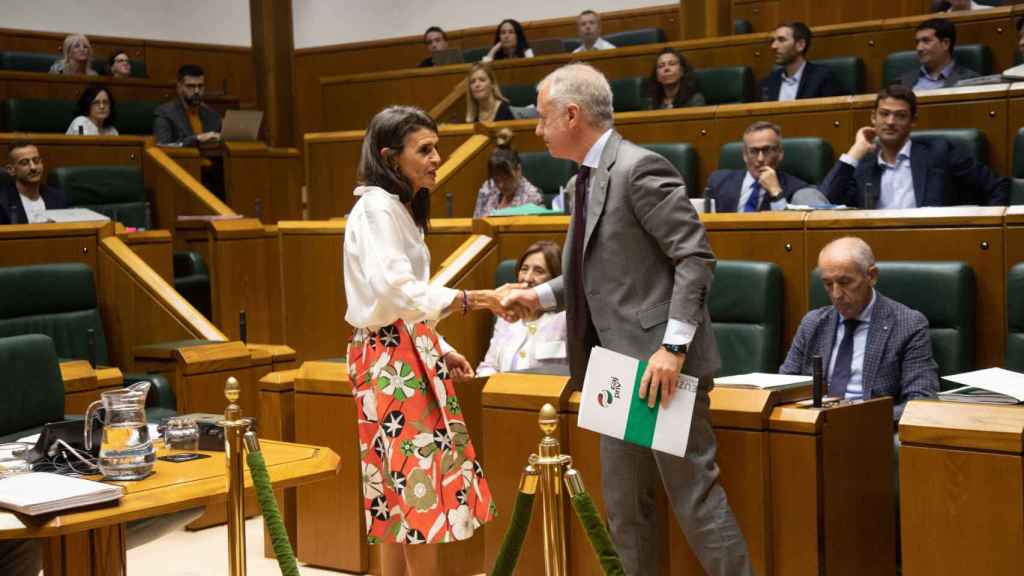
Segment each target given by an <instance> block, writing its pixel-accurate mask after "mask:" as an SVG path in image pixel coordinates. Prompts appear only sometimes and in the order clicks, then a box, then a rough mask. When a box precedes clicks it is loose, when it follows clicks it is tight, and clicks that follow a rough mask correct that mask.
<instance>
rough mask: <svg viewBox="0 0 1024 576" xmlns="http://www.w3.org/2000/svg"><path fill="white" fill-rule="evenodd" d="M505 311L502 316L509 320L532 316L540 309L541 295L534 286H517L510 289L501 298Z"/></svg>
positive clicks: (513, 320)
mask: <svg viewBox="0 0 1024 576" xmlns="http://www.w3.org/2000/svg"><path fill="white" fill-rule="evenodd" d="M501 306H502V308H504V309H505V311H504V312H503V313H502V314H501V317H502V318H504V319H505V320H506V321H508V322H515V321H516V320H519V319H521V318H526V317H529V316H532V315H533V314H534V313H535V312H536V311H537V310H539V309H540V296H538V295H537V291H536V290H535V289H533V288H515V289H512V290H509V291H508V293H506V294H505V296H504V297H503V298H502V299H501Z"/></svg>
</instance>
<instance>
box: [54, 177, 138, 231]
mask: <svg viewBox="0 0 1024 576" xmlns="http://www.w3.org/2000/svg"><path fill="white" fill-rule="evenodd" d="M48 180H49V183H50V185H51V186H56V187H57V188H60V189H62V190H64V193H65V194H66V195H67V197H68V205H69V206H80V207H83V208H89V209H91V210H95V211H96V212H99V213H101V214H105V215H107V216H109V217H110V218H111V219H112V220H116V221H118V222H121V223H122V224H124V225H125V226H134V227H136V228H149V222H148V220H149V217H148V208H147V207H148V204H149V203H148V202H147V201H146V185H145V183H144V181H143V178H142V169H141V168H138V167H136V166H61V167H60V168H55V169H53V170H50V172H49V177H48Z"/></svg>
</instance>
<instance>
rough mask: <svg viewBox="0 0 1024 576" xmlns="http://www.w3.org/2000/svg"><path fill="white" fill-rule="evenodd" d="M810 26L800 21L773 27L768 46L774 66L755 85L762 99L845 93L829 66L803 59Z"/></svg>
mask: <svg viewBox="0 0 1024 576" xmlns="http://www.w3.org/2000/svg"><path fill="white" fill-rule="evenodd" d="M810 49H811V29H810V28H808V27H807V25H806V24H804V23H803V22H787V23H785V24H783V25H781V26H779V27H778V28H776V29H775V32H774V33H773V35H772V50H774V51H775V63H776V64H777V65H778V67H777V68H776V69H775V70H774V71H773V72H772V73H771V74H769V75H768V77H767V78H764V79H762V80H761V82H759V83H758V85H757V97H758V98H759V99H760V100H761V101H762V102H771V101H774V100H798V99H802V98H822V97H825V96H841V95H843V94H846V93H847V92H846V90H845V89H843V87H842V85H840V84H839V81H838V80H836V77H835V75H834V74H832V70H831V69H829V68H828V67H827V66H821V65H818V64H814V63H813V62H808V61H807V52H808V51H809V50H810Z"/></svg>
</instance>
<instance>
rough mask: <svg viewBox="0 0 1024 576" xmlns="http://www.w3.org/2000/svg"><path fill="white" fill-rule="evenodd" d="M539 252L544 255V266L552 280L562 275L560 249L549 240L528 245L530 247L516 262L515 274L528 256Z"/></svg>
mask: <svg viewBox="0 0 1024 576" xmlns="http://www.w3.org/2000/svg"><path fill="white" fill-rule="evenodd" d="M538 252H540V253H541V254H543V255H544V265H545V266H547V267H548V274H551V277H552V278H558V277H559V276H561V275H562V249H561V248H560V247H559V246H558V244H556V243H555V242H552V241H550V240H540V241H537V242H534V243H533V244H530V247H529V248H527V249H526V251H525V252H523V254H522V256H520V257H519V260H517V261H516V274H518V273H519V270H520V269H522V267H523V262H525V261H526V259H527V258H529V257H530V256H532V255H534V254H536V253H538Z"/></svg>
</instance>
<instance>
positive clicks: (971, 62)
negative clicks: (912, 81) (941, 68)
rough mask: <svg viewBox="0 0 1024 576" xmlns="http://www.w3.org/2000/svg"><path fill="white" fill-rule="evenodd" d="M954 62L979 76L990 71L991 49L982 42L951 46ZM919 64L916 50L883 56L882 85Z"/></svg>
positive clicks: (889, 82) (888, 83)
mask: <svg viewBox="0 0 1024 576" xmlns="http://www.w3.org/2000/svg"><path fill="white" fill-rule="evenodd" d="M953 58H954V59H955V60H956V63H957V64H959V65H961V66H966V67H968V68H970V69H971V70H974V71H975V72H977V73H978V74H979V75H981V76H985V75H987V74H991V73H992V50H990V49H989V47H988V46H986V45H984V44H961V45H959V46H957V47H956V48H953ZM920 66H921V61H920V60H918V58H917V52H915V51H913V50H905V51H902V52H893V53H892V54H889V55H888V56H886V57H885V62H884V63H883V64H882V85H883V86H888V85H890V84H892V83H894V82H896V80H898V79H899V77H900V76H902V75H904V74H906V73H907V72H910V71H911V70H915V69H917V68H919V67H920Z"/></svg>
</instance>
